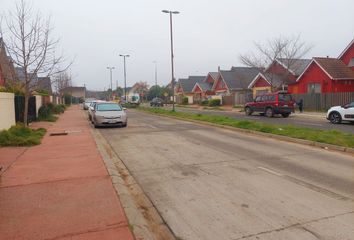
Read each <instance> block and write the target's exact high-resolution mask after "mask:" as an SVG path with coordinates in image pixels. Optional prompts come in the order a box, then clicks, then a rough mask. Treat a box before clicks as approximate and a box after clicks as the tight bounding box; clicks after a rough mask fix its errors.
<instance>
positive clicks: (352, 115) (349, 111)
mask: <svg viewBox="0 0 354 240" xmlns="http://www.w3.org/2000/svg"><path fill="white" fill-rule="evenodd" d="M327 119H328V120H329V121H331V123H341V122H342V121H350V122H354V102H350V103H348V104H345V105H343V106H334V107H331V108H330V109H329V110H328V112H327Z"/></svg>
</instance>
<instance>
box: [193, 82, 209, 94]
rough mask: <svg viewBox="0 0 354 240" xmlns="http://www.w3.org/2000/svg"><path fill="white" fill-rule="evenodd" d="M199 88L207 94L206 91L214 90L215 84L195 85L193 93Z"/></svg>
mask: <svg viewBox="0 0 354 240" xmlns="http://www.w3.org/2000/svg"><path fill="white" fill-rule="evenodd" d="M197 86H199V87H200V89H201V90H202V91H203V92H206V91H210V90H211V89H212V88H213V84H212V83H207V82H197V83H195V84H194V87H193V88H192V92H194V91H195V88H196V87H197Z"/></svg>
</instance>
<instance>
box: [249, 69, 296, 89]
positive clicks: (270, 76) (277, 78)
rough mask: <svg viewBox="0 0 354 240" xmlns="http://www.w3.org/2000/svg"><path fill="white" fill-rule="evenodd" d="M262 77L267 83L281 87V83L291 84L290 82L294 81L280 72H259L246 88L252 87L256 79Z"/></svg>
mask: <svg viewBox="0 0 354 240" xmlns="http://www.w3.org/2000/svg"><path fill="white" fill-rule="evenodd" d="M260 77H262V78H263V79H264V80H265V81H266V82H267V83H269V85H273V87H281V86H282V85H283V84H291V83H295V81H293V80H290V79H288V78H286V76H284V75H282V74H274V73H264V72H263V73H259V74H257V75H256V76H255V77H254V78H253V80H252V82H251V83H250V84H249V85H248V88H252V87H253V86H254V85H255V84H256V82H257V80H258V79H259V78H260Z"/></svg>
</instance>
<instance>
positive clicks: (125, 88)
mask: <svg viewBox="0 0 354 240" xmlns="http://www.w3.org/2000/svg"><path fill="white" fill-rule="evenodd" d="M119 56H120V57H123V60H124V100H125V102H127V71H126V68H125V58H127V57H130V55H129V54H119Z"/></svg>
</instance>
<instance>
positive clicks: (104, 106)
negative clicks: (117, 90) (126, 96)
mask: <svg viewBox="0 0 354 240" xmlns="http://www.w3.org/2000/svg"><path fill="white" fill-rule="evenodd" d="M97 111H122V108H121V107H120V106H119V105H118V104H115V103H100V104H97Z"/></svg>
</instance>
